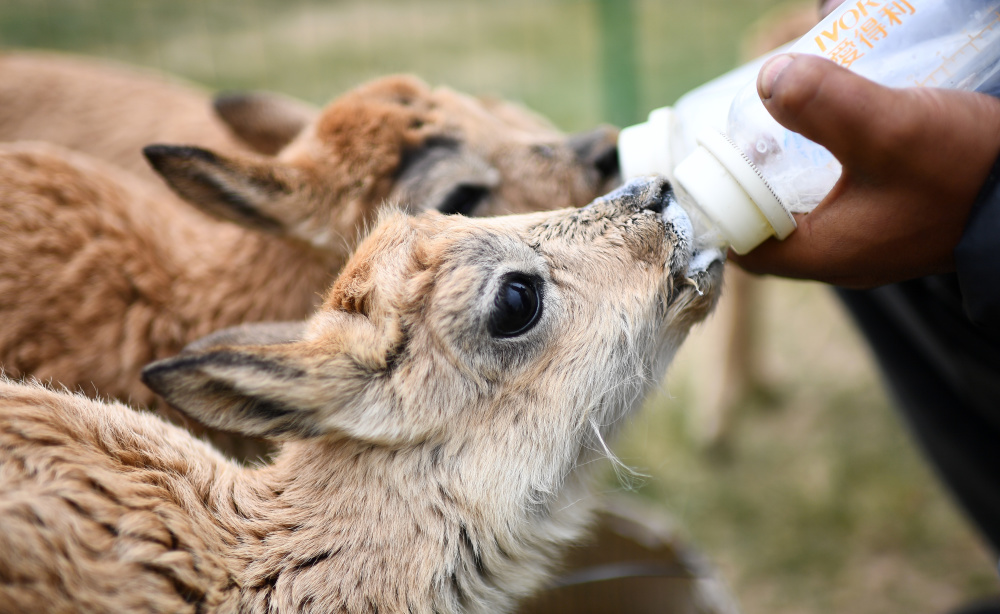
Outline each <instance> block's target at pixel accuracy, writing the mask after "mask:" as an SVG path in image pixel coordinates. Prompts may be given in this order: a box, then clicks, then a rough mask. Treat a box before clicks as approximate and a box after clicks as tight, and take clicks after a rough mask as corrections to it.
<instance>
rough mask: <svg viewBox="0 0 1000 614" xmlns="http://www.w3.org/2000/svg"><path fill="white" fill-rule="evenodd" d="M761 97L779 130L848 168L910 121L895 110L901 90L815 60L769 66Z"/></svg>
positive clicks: (790, 59) (775, 61) (787, 59)
mask: <svg viewBox="0 0 1000 614" xmlns="http://www.w3.org/2000/svg"><path fill="white" fill-rule="evenodd" d="M757 92H758V94H759V95H760V97H761V100H762V101H763V103H764V107H765V108H766V109H767V111H768V112H769V113H770V114H771V115H772V116H773V117H774V119H775V120H777V121H778V123H779V124H781V125H782V126H784V127H786V128H788V129H789V130H792V131H793V132H798V133H799V134H801V135H803V136H805V137H806V138H808V139H809V140H812V141H815V142H817V143H819V144H820V145H823V146H824V147H826V148H827V149H829V150H830V153H832V154H833V155H834V156H836V157H837V159H838V160H840V161H841V163H843V164H844V165H845V166H846V165H849V164H850V163H852V162H855V161H862V160H861V159H859V158H861V157H864V156H866V155H870V153H871V152H872V150H873V147H872V145H877V143H872V140H871V139H877V138H879V135H890V134H892V132H893V131H892V127H894V126H897V125H899V123H900V122H901V121H903V120H905V118H901V117H900V116H899V112H898V109H899V107H900V105H898V104H896V103H897V102H898V101H897V100H896V98H897V97H898V96H900V95H901V94H900V93H899V91H898V90H893V89H891V88H887V87H883V86H881V85H879V84H877V83H874V82H872V81H869V80H868V79H865V78H864V77H861V76H859V75H857V74H855V73H852V72H851V71H849V70H847V69H846V68H843V67H841V66H839V65H837V64H835V63H834V62H831V61H829V60H826V59H824V58H820V57H817V56H812V55H804V54H803V55H800V54H782V55H778V56H776V57H774V58H772V59H771V60H769V61H768V62H767V63H766V64H765V65H764V66H763V67H762V68H761V71H760V74H759V76H758V78H757ZM876 149H877V148H876Z"/></svg>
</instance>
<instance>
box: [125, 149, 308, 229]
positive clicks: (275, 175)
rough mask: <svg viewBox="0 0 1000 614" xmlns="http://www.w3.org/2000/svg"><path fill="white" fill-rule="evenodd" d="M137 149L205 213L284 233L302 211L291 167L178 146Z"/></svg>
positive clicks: (303, 215) (299, 219)
mask: <svg viewBox="0 0 1000 614" xmlns="http://www.w3.org/2000/svg"><path fill="white" fill-rule="evenodd" d="M142 153H143V154H144V155H145V156H146V159H147V160H148V161H149V163H150V165H152V167H153V168H154V169H155V170H156V172H158V173H159V174H160V175H161V176H162V177H163V179H164V180H165V181H166V182H167V184H168V185H169V186H170V187H171V189H173V190H174V192H176V193H177V194H178V195H179V196H180V197H181V198H183V199H185V200H187V201H188V202H190V203H191V204H192V205H194V206H196V207H198V208H199V209H201V210H203V211H205V212H206V213H208V214H209V215H212V216H215V217H218V218H221V219H224V220H228V221H231V222H235V223H237V224H240V225H241V226H245V227H247V228H251V229H254V230H260V231H264V232H270V233H272V234H286V233H288V232H290V231H291V229H294V228H296V227H298V226H299V225H300V223H301V222H302V220H303V219H305V218H306V217H307V216H308V213H307V212H306V211H305V210H304V209H305V208H306V207H305V206H304V205H303V206H297V205H301V203H298V201H297V200H296V198H295V193H296V191H297V188H298V182H297V181H296V177H297V175H296V171H295V170H294V169H292V168H289V167H287V166H285V165H282V164H280V163H279V162H277V161H275V160H273V159H269V158H261V159H257V158H250V157H246V158H243V157H228V156H223V155H221V154H216V153H213V152H211V151H209V150H207V149H202V148H200V147H187V146H182V145H150V146H148V147H145V148H144V149H143V150H142Z"/></svg>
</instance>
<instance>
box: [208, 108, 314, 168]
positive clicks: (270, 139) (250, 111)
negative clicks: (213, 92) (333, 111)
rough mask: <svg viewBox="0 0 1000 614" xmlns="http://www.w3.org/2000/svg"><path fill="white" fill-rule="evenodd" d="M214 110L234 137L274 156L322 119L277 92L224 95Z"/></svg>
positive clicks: (309, 109) (259, 151) (255, 149)
mask: <svg viewBox="0 0 1000 614" xmlns="http://www.w3.org/2000/svg"><path fill="white" fill-rule="evenodd" d="M212 106H213V108H214V109H215V114H216V115H217V116H218V117H219V119H221V120H222V121H223V123H225V124H226V126H228V127H229V130H230V131H231V132H232V133H233V135H235V136H236V137H237V138H238V139H240V140H241V141H243V142H244V143H246V144H247V145H249V146H250V147H251V148H253V150H254V151H257V152H258V153H262V154H267V155H271V156H273V155H275V154H277V153H278V152H279V151H281V150H282V149H284V148H285V146H286V145H288V144H289V143H291V142H292V141H293V140H294V139H295V137H297V136H298V135H299V134H300V133H301V132H302V130H304V129H305V127H306V126H308V125H309V124H310V123H312V121H313V120H314V119H316V117H317V116H318V115H319V110H318V109H317V108H315V107H313V106H311V105H309V104H308V103H305V102H302V101H301V100H296V99H294V98H290V97H288V96H283V95H281V94H275V93H273V92H224V93H222V94H219V95H218V96H216V98H215V100H214V101H213V102H212Z"/></svg>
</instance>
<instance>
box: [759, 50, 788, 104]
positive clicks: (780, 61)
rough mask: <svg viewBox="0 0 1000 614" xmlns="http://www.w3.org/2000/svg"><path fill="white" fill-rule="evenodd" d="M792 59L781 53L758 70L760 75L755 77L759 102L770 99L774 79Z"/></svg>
mask: <svg viewBox="0 0 1000 614" xmlns="http://www.w3.org/2000/svg"><path fill="white" fill-rule="evenodd" d="M794 59H795V58H794V57H793V56H790V55H788V54H784V53H783V54H781V55H776V56H774V57H773V58H771V59H770V60H768V61H767V62H766V63H765V64H764V66H763V67H762V68H761V69H760V74H759V75H757V94H758V95H760V98H761V100H767V99H769V98H770V97H771V88H773V87H774V81H775V79H777V78H778V75H780V74H781V71H783V70H785V67H786V66H788V65H789V64H791V63H792V60H794Z"/></svg>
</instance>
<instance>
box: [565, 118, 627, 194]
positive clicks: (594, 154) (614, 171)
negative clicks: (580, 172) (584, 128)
mask: <svg viewBox="0 0 1000 614" xmlns="http://www.w3.org/2000/svg"><path fill="white" fill-rule="evenodd" d="M567 145H569V147H570V149H572V150H573V152H574V153H575V154H576V157H577V159H578V160H579V161H580V162H581V163H582V164H584V165H585V166H589V167H590V168H592V169H593V170H594V171H595V172H596V173H597V176H598V178H599V181H600V182H601V183H602V184H603V185H605V187H606V188H607V189H610V188H611V187H613V186H615V185H617V184H619V183H621V169H619V167H618V129H617V128H613V127H611V126H598V127H597V128H595V129H593V130H590V131H588V132H580V133H577V134H573V135H571V136H570V137H569V139H568V140H567Z"/></svg>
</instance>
